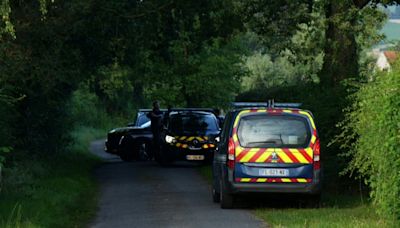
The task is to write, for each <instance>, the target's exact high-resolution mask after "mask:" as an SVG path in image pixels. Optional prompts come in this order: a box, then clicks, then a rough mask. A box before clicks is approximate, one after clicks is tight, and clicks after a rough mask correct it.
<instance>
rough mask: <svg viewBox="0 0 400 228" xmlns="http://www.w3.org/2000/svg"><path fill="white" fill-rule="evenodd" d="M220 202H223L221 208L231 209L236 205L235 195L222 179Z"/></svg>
mask: <svg viewBox="0 0 400 228" xmlns="http://www.w3.org/2000/svg"><path fill="white" fill-rule="evenodd" d="M220 186H221V187H220V189H221V193H220V203H221V208H222V209H231V208H233V206H234V201H235V196H234V195H233V194H231V193H229V192H228V189H227V187H226V185H225V184H224V181H222V180H221V181H220Z"/></svg>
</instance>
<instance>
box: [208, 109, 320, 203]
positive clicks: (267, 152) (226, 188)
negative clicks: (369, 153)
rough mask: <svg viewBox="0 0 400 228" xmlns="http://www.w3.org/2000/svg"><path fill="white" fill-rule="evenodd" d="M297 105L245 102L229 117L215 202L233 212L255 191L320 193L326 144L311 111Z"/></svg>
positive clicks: (217, 160)
mask: <svg viewBox="0 0 400 228" xmlns="http://www.w3.org/2000/svg"><path fill="white" fill-rule="evenodd" d="M297 106H298V105H295V104H285V103H281V104H275V105H273V103H270V104H267V103H262V104H258V103H255V104H254V103H239V104H236V108H235V109H234V110H232V111H230V112H229V113H228V114H227V115H226V118H225V123H224V126H223V129H222V132H221V141H220V143H219V145H218V149H217V151H216V153H215V157H214V160H213V191H212V193H213V200H214V202H220V203H221V207H222V208H232V207H233V206H234V202H235V198H236V197H237V196H238V195H240V194H249V193H256V192H257V193H296V194H298V195H299V197H302V199H306V200H307V201H308V202H313V204H314V205H315V203H317V202H318V200H319V195H320V189H321V188H320V186H321V184H320V179H321V177H320V176H321V174H320V168H321V164H320V143H319V138H318V134H317V129H316V127H315V123H314V120H313V117H312V114H311V113H310V112H309V111H306V110H302V109H298V108H288V107H297Z"/></svg>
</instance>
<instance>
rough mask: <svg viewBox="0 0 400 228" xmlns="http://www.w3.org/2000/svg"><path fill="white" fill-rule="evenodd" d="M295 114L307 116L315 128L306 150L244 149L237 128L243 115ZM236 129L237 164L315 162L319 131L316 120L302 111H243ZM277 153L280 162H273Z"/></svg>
mask: <svg viewBox="0 0 400 228" xmlns="http://www.w3.org/2000/svg"><path fill="white" fill-rule="evenodd" d="M254 112H257V113H270V114H279V113H294V114H298V115H303V116H306V117H307V119H309V121H310V123H311V126H312V128H313V134H312V136H311V140H310V144H309V146H308V147H307V148H305V149H295V148H244V147H241V146H240V144H239V138H238V135H237V127H238V126H239V120H240V118H241V117H242V116H243V115H246V114H247V113H254ZM233 126H234V128H233V133H232V139H233V141H234V143H235V156H236V162H241V163H243V162H255V163H265V162H276V163H302V164H311V163H312V162H313V154H314V153H313V146H314V144H315V141H316V140H317V130H316V128H315V124H314V120H313V118H312V116H311V115H310V114H309V113H308V112H306V111H302V110H296V109H250V110H243V111H241V112H240V113H239V114H238V116H237V117H236V119H235V122H234V125H233ZM274 152H275V153H276V155H277V157H278V160H272V154H273V153H274Z"/></svg>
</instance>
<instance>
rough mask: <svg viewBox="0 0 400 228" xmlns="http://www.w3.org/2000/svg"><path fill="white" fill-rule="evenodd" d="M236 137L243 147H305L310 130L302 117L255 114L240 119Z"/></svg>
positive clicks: (308, 139)
mask: <svg viewBox="0 0 400 228" xmlns="http://www.w3.org/2000/svg"><path fill="white" fill-rule="evenodd" d="M238 137H239V142H240V145H241V146H243V147H256V148H274V147H278V148H299V147H307V145H308V143H309V141H310V137H311V132H310V127H309V124H308V121H307V119H305V118H303V117H300V116H289V115H279V116H271V115H267V114H257V115H248V116H244V117H242V118H241V119H240V122H239V127H238Z"/></svg>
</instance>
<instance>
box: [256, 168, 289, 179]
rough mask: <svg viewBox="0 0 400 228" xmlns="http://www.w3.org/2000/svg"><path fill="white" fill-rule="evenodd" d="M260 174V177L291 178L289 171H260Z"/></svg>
mask: <svg viewBox="0 0 400 228" xmlns="http://www.w3.org/2000/svg"><path fill="white" fill-rule="evenodd" d="M258 174H259V175H260V176H270V177H287V176H289V170H288V169H259V171H258Z"/></svg>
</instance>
